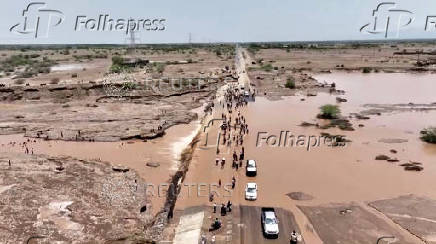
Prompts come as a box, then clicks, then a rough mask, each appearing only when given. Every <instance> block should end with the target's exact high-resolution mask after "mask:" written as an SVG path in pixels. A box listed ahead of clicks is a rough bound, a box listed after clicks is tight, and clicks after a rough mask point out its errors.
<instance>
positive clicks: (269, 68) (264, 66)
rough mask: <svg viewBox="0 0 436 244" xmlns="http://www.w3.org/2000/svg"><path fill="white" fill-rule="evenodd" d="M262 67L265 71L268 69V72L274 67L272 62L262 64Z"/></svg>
mask: <svg viewBox="0 0 436 244" xmlns="http://www.w3.org/2000/svg"><path fill="white" fill-rule="evenodd" d="M261 69H262V70H263V71H266V72H271V71H272V70H273V67H272V65H271V64H265V65H262V67H261Z"/></svg>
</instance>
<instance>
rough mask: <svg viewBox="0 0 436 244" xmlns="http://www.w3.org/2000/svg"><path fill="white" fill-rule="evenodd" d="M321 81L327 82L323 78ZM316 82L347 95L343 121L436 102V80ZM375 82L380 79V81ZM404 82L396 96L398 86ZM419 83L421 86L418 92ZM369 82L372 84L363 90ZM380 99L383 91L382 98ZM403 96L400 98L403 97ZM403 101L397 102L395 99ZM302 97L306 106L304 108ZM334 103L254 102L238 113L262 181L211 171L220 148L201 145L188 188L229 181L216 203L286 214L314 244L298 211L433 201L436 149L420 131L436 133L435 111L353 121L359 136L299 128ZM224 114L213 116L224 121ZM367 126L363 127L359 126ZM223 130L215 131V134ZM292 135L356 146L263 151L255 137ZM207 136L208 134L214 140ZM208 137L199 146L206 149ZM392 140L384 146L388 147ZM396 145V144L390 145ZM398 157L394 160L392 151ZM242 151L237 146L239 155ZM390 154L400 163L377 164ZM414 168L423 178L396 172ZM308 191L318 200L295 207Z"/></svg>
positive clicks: (341, 77) (359, 77) (325, 97)
mask: <svg viewBox="0 0 436 244" xmlns="http://www.w3.org/2000/svg"><path fill="white" fill-rule="evenodd" d="M320 77H322V78H320ZM320 77H316V78H318V79H319V80H320V81H321V82H322V81H323V80H327V81H328V82H329V83H330V82H333V81H334V82H336V84H337V88H338V89H343V90H345V91H346V94H345V95H344V96H343V97H345V98H347V99H348V100H349V102H347V103H341V104H339V106H340V108H341V110H342V111H343V114H344V115H347V114H348V113H352V112H358V111H360V110H362V109H363V107H362V105H364V104H368V103H383V104H396V103H409V102H413V103H431V102H435V100H436V99H434V96H431V92H429V91H435V90H436V83H435V82H433V81H432V79H433V80H434V78H436V76H435V75H409V74H374V75H369V76H368V75H363V74H350V73H347V74H342V73H341V74H331V75H322V76H320ZM377 77H380V79H378V78H377ZM395 81H399V83H398V84H401V85H399V86H398V87H397V88H398V89H394V88H393V87H394V86H393V83H394V82H395ZM421 82H422V84H423V85H422V86H421V85H420V84H421ZM367 83H369V84H370V85H368V86H366V84H367ZM381 90H382V91H383V92H380V91H381ZM399 90H401V91H399ZM397 96H398V97H397ZM302 98H305V100H304V101H301V99H302ZM327 103H330V104H336V96H333V95H330V94H326V93H319V94H318V96H316V97H305V96H295V97H287V98H284V99H282V100H279V101H269V100H267V99H265V98H262V97H257V98H256V102H255V103H249V105H248V106H247V107H245V108H243V109H241V112H242V114H243V115H244V116H245V117H246V120H247V122H248V127H249V129H250V134H249V135H248V136H247V137H245V139H244V141H245V143H244V147H245V151H246V153H245V154H246V159H255V160H256V161H257V164H258V165H257V166H258V175H257V176H256V177H255V178H247V177H246V176H245V174H244V171H243V170H239V171H238V172H235V171H234V170H232V169H231V168H230V169H229V167H230V166H226V168H225V169H224V170H221V169H219V167H216V166H214V160H215V157H216V155H215V149H214V148H209V147H202V146H200V147H199V149H198V150H197V151H196V154H195V157H194V160H193V162H192V163H191V167H190V171H189V172H188V175H187V177H186V180H185V182H189V183H192V182H211V183H216V182H218V180H219V179H221V180H222V181H223V182H224V183H228V182H230V179H231V177H232V176H235V177H236V178H237V187H236V189H235V190H234V191H233V192H232V196H231V197H230V198H226V197H222V196H221V197H218V198H217V199H216V200H215V201H216V202H218V203H220V202H226V201H227V200H231V201H232V202H233V203H234V204H243V205H253V206H275V207H283V208H285V209H288V210H290V211H292V212H293V213H294V215H295V216H296V219H297V221H298V223H299V225H300V227H301V228H302V231H303V235H304V236H305V238H306V241H308V242H309V243H319V238H317V237H316V236H314V235H313V233H312V232H311V231H310V230H308V229H306V225H307V224H309V222H308V220H307V218H306V217H305V216H304V214H302V212H301V211H300V210H299V209H298V208H297V205H319V204H329V203H350V202H369V201H374V200H378V199H386V198H394V197H397V196H399V195H405V194H416V195H420V196H427V197H431V198H433V199H435V198H436V185H435V184H434V179H435V178H436V146H435V145H429V144H427V143H424V142H422V141H421V140H420V139H419V131H420V130H421V129H422V128H424V127H427V126H435V124H434V123H436V111H430V112H401V113H400V112H392V113H385V114H382V115H381V116H371V119H369V120H354V119H353V120H351V123H352V124H353V127H354V128H355V129H356V130H355V131H341V130H339V129H336V128H333V129H327V130H320V129H318V128H315V127H301V126H299V125H300V124H301V122H303V121H307V122H314V123H317V122H318V123H320V121H318V120H317V119H316V115H317V114H318V113H319V107H320V106H322V105H324V104H327ZM220 114H221V111H220V110H218V111H215V116H219V115H220ZM359 124H363V125H364V127H359V126H358V125H359ZM217 130H218V129H217V128H215V130H214V129H211V130H210V133H212V134H213V133H216V131H217ZM281 131H283V132H285V131H288V134H292V135H294V136H298V135H302V136H305V137H306V138H307V137H309V136H319V135H320V134H321V132H328V133H330V134H334V135H337V134H339V135H345V136H346V137H347V138H348V139H350V140H351V141H352V142H351V143H347V145H346V146H345V147H334V148H332V147H329V146H327V145H323V144H322V143H321V144H320V145H319V146H318V147H312V148H310V149H309V150H308V149H307V143H306V144H305V145H304V146H287V147H284V146H281V147H279V146H269V145H266V143H265V140H263V141H262V145H261V146H258V145H257V141H258V137H257V136H258V133H263V134H262V136H264V137H268V136H271V135H275V136H277V138H279V136H280V132H281ZM209 136H210V135H209ZM392 139H396V140H397V139H401V140H402V141H404V142H403V143H387V142H389V141H390V140H392ZM204 140H205V139H204V136H203V138H202V141H201V142H200V145H202V144H203V143H204ZM386 141H387V142H386ZM393 141H395V140H393ZM392 149H394V150H396V151H397V153H396V154H394V153H391V152H390V150H392ZM239 150H240V147H236V151H239ZM379 154H385V155H388V156H390V157H391V158H397V159H398V160H400V162H396V163H390V162H387V161H377V160H375V157H376V156H377V155H379ZM219 157H220V158H221V157H225V158H226V159H227V162H231V161H230V160H231V159H230V158H231V154H230V153H226V152H225V151H222V152H221V153H220V155H219ZM409 161H413V162H421V163H422V166H423V167H424V170H423V171H422V172H409V171H405V170H404V169H403V167H401V166H399V165H400V164H402V163H408V162H409ZM247 182H256V183H257V184H258V187H259V191H258V199H257V200H256V201H254V202H249V201H245V200H244V186H245V184H246V183H247ZM290 192H304V193H306V194H309V195H311V196H313V197H314V198H313V200H309V201H296V200H291V199H290V198H289V197H288V196H286V194H288V193H290ZM204 204H206V205H207V204H209V205H210V203H208V201H207V198H205V197H202V198H199V197H191V198H189V199H187V198H184V199H180V200H179V201H178V202H177V208H178V209H184V208H186V207H189V206H198V205H204Z"/></svg>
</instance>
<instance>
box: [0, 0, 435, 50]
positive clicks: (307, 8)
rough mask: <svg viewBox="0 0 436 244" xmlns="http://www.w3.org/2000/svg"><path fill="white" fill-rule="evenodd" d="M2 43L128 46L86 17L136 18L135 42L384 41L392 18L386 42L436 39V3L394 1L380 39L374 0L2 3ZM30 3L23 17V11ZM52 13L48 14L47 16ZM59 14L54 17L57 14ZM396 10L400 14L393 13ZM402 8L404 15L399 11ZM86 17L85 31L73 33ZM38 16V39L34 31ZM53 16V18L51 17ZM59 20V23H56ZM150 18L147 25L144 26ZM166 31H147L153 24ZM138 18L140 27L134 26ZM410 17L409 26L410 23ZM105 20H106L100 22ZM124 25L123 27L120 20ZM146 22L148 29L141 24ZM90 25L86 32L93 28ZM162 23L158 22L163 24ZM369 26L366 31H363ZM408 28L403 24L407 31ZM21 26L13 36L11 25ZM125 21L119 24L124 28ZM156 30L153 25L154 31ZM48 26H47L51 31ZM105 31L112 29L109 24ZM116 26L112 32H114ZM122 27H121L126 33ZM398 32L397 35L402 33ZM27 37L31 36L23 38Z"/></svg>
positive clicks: (121, 34) (383, 14)
mask: <svg viewBox="0 0 436 244" xmlns="http://www.w3.org/2000/svg"><path fill="white" fill-rule="evenodd" d="M2 2H3V5H2V8H0V16H1V17H0V18H1V21H0V44H23V43H24V44H27V43H29V44H37V43H50V44H64V43H120V44H125V43H128V42H129V41H128V38H129V37H130V36H129V35H126V32H125V31H120V30H118V31H116V30H114V29H113V30H112V31H110V30H108V29H106V30H105V31H101V30H100V31H96V30H94V31H92V30H89V29H88V30H84V25H85V23H86V21H88V20H89V19H96V20H98V19H99V15H106V14H107V15H108V17H107V18H108V19H109V18H112V19H114V21H117V20H118V19H125V20H127V19H130V18H132V19H134V20H135V21H136V23H139V25H140V26H141V28H140V30H139V31H137V33H136V37H137V38H138V40H137V41H136V42H138V43H180V42H188V41H189V36H190V35H189V33H191V41H192V42H262V41H318V40H363V39H384V38H385V34H386V33H385V32H384V30H385V29H386V28H385V27H386V24H385V23H386V22H385V21H386V19H387V16H390V24H389V31H388V34H387V35H388V38H389V39H396V38H402V39H404V38H436V28H434V24H431V23H430V22H431V21H432V19H434V20H435V21H434V22H435V23H436V17H434V18H430V19H429V21H428V22H429V25H428V29H427V31H426V30H425V25H426V22H427V16H436V1H434V0H401V1H392V2H395V3H396V5H395V6H393V5H385V6H384V7H383V9H382V10H381V11H379V12H378V13H377V14H376V15H377V16H378V23H377V30H378V32H379V33H378V32H377V33H375V34H369V33H368V32H367V31H368V30H369V31H371V30H373V26H374V16H372V15H373V10H374V9H376V8H377V6H378V5H379V4H380V3H383V1H373V0H301V1H294V0H215V1H212V0H185V1H181V0H156V1H149V0H123V1H118V0H117V1H114V0H92V1H91V0H88V1H85V0H68V1H67V0H47V1H22V0H21V1H20V0H2ZM37 2H41V3H45V4H46V5H45V6H43V4H41V5H33V6H32V7H31V8H30V10H29V11H28V12H26V14H25V16H27V26H26V28H24V17H23V10H24V9H25V8H27V6H28V5H29V4H30V3H37ZM46 10H48V11H46ZM54 10H56V11H59V12H56V11H54ZM392 10H395V11H392ZM397 10H400V11H397ZM78 16H81V17H80V18H79V19H80V21H81V22H80V23H79V27H80V28H81V30H80V31H75V30H74V28H75V25H76V20H77V17H78ZM38 17H39V20H40V22H39V25H38V26H39V28H38V37H37V38H35V31H34V28H33V27H34V26H36V20H37V19H38ZM49 18H51V19H49ZM61 18H62V22H61V23H60V24H59V25H57V26H55V25H56V23H57V22H58V21H59V20H60V19H61ZM146 19H150V21H145V20H146ZM154 19H157V20H159V21H161V20H162V19H164V20H163V21H162V22H160V23H159V22H155V24H156V23H157V24H156V27H157V28H160V29H162V28H163V27H165V30H160V31H159V30H158V31H147V30H145V29H144V28H145V27H146V28H150V26H149V25H151V21H153V20H154ZM138 20H141V22H137V21H138ZM409 20H411V23H410V24H408V22H409ZM101 23H102V22H101ZM121 23H123V22H121ZM144 23H147V26H145V27H144ZM92 24H93V22H92V20H91V21H90V22H89V23H88V27H92ZM159 24H160V25H159ZM366 24H369V25H368V27H366V28H365V29H364V30H363V31H362V32H361V31H360V29H361V27H362V26H364V25H366ZM403 25H406V26H403ZM13 26H16V27H15V28H13V30H12V31H10V29H11V27H13ZM121 26H122V24H121V25H120V26H119V28H121ZM153 26H155V25H152V27H153ZM47 28H48V29H47ZM106 28H108V27H107V25H106ZM113 28H115V27H113ZM121 29H122V28H121ZM397 30H399V31H397ZM19 31H21V32H26V31H27V32H28V34H20V33H19Z"/></svg>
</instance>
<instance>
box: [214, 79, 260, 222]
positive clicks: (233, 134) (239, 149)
mask: <svg viewBox="0 0 436 244" xmlns="http://www.w3.org/2000/svg"><path fill="white" fill-rule="evenodd" d="M250 96H254V93H252V95H250ZM248 99H249V97H247V96H245V95H244V93H243V91H242V90H240V89H238V88H236V87H235V86H230V87H229V88H228V89H227V90H226V91H225V94H224V96H223V99H222V100H221V101H219V102H217V104H216V105H215V104H213V105H211V106H209V110H208V112H210V113H211V114H212V109H213V108H220V109H221V110H222V111H221V119H222V124H221V126H220V129H219V138H220V139H219V143H218V144H219V145H218V147H217V152H216V154H217V157H216V159H215V166H216V167H220V168H221V170H224V169H225V168H226V167H225V166H226V157H222V156H223V155H222V154H223V153H221V151H223V150H226V151H227V152H233V153H232V155H231V156H232V157H231V159H229V160H232V162H231V163H232V164H231V166H232V167H231V168H232V169H233V170H235V171H236V172H237V171H238V170H239V169H240V168H242V167H243V163H244V159H245V148H244V137H245V136H246V135H248V133H249V129H248V124H247V120H246V118H245V117H244V116H243V115H242V114H241V109H242V108H243V107H246V106H247V105H248ZM216 112H217V111H216ZM220 147H221V148H224V149H221V150H220ZM222 174H224V173H222ZM236 177H237V174H236V176H235V175H234V176H232V179H231V186H232V189H235V187H236ZM221 184H222V182H221V178H220V179H219V180H218V185H219V186H220V187H221ZM209 200H210V202H213V205H212V206H213V214H218V213H217V212H218V210H217V208H218V206H221V209H220V212H219V214H220V215H221V217H224V216H226V215H227V213H229V212H231V211H232V202H231V201H230V200H228V201H227V204H225V203H221V204H218V203H216V202H214V196H213V195H211V196H210V199H209ZM220 223H221V222H220V220H219V218H218V217H216V218H215V221H214V222H213V223H212V228H211V229H212V230H215V229H217V228H214V227H218V226H221V225H220Z"/></svg>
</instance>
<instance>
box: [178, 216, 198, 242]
mask: <svg viewBox="0 0 436 244" xmlns="http://www.w3.org/2000/svg"><path fill="white" fill-rule="evenodd" d="M203 219H204V212H199V213H195V214H191V215H184V216H182V217H181V218H180V221H179V225H178V226H177V228H176V234H175V237H174V244H198V240H199V239H200V234H201V227H202V226H203Z"/></svg>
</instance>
